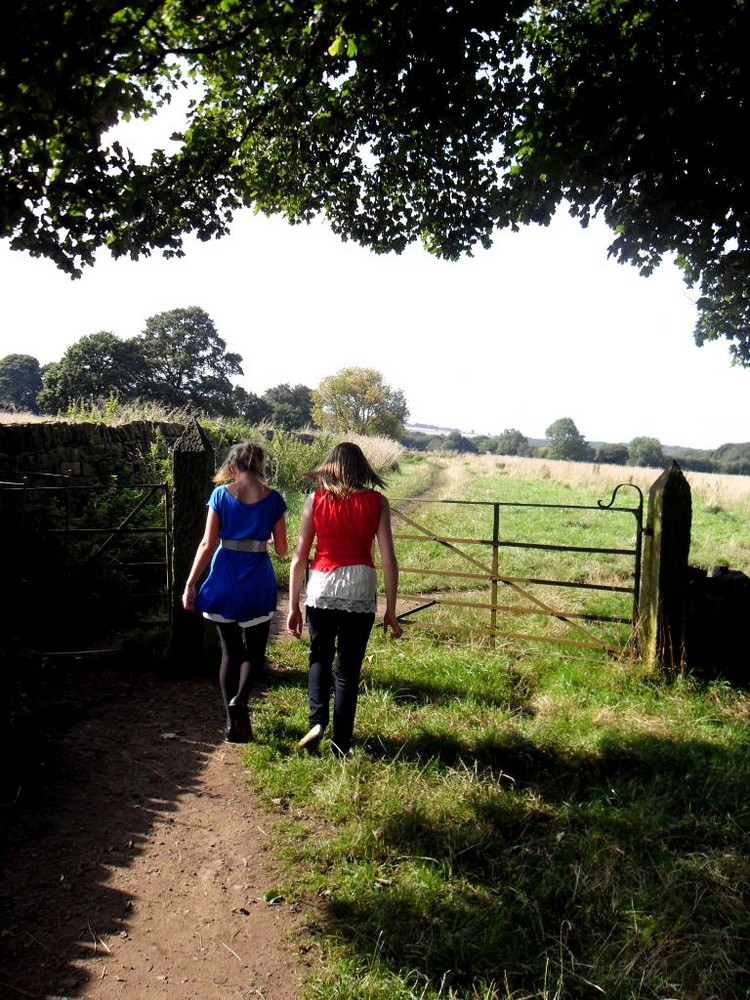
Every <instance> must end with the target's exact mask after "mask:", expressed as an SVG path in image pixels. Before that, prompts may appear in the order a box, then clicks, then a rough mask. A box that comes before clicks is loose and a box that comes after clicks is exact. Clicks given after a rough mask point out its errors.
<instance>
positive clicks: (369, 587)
mask: <svg viewBox="0 0 750 1000" xmlns="http://www.w3.org/2000/svg"><path fill="white" fill-rule="evenodd" d="M377 594H378V577H377V573H376V572H375V570H374V569H373V568H372V566H339V567H338V568H337V569H333V570H331V571H330V573H322V572H321V571H320V570H317V569H313V570H310V575H309V578H308V581H307V596H306V598H305V604H307V605H308V606H309V607H311V608H330V609H333V610H335V611H357V612H361V613H365V614H374V613H375V612H376V611H377V604H378V597H377Z"/></svg>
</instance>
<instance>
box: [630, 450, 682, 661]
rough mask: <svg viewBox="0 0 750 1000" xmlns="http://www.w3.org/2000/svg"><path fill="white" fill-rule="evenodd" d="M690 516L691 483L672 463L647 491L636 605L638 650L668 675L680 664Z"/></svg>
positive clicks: (677, 466)
mask: <svg viewBox="0 0 750 1000" xmlns="http://www.w3.org/2000/svg"><path fill="white" fill-rule="evenodd" d="M691 520H692V500H691V495H690V484H689V483H688V481H687V479H685V477H684V475H683V474H682V470H681V469H680V467H679V465H678V464H677V462H675V461H673V462H672V464H671V466H670V467H669V468H668V469H666V470H665V471H664V472H663V473H662V475H661V476H659V478H658V479H657V480H656V482H655V483H654V484H653V486H652V487H651V489H650V490H649V494H648V520H647V524H646V530H645V532H644V535H645V541H644V547H643V566H642V572H641V592H640V600H639V609H638V617H639V621H638V651H639V652H640V654H641V656H642V657H643V658H644V660H645V661H646V663H648V664H649V665H652V666H659V667H661V668H662V669H663V670H664V671H666V672H667V673H670V674H672V673H675V672H676V671H677V670H679V669H680V668H681V667H682V666H683V664H684V653H685V613H686V608H687V593H688V559H689V556H690V527H691Z"/></svg>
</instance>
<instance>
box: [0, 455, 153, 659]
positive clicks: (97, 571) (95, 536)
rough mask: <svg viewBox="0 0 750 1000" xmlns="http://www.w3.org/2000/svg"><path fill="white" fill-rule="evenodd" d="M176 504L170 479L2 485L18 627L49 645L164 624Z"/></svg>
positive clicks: (38, 478) (44, 478)
mask: <svg viewBox="0 0 750 1000" xmlns="http://www.w3.org/2000/svg"><path fill="white" fill-rule="evenodd" d="M170 510H171V506H170V498H169V487H168V485H167V484H166V483H148V484H132V485H122V484H104V485H93V486H81V485H74V484H73V483H72V482H71V480H70V479H69V478H68V477H66V476H62V475H50V474H38V475H34V476H33V477H31V476H29V477H26V479H24V481H23V482H21V483H7V482H6V483H0V511H1V512H2V518H3V523H4V525H5V526H6V528H8V529H9V535H10V537H9V548H10V552H11V560H10V567H12V568H11V570H10V572H9V574H8V576H7V578H6V580H5V587H6V588H7V589H8V594H7V596H6V607H10V608H11V615H10V621H11V623H12V624H11V628H12V630H13V631H14V632H15V633H16V634H20V635H25V636H26V637H27V638H30V639H32V640H33V642H34V644H35V645H37V646H38V648H43V649H47V648H50V646H52V647H54V646H55V645H56V644H57V643H61V642H62V643H64V642H66V641H68V642H69V641H70V640H71V639H73V637H75V639H76V640H83V641H89V640H92V639H94V638H95V637H96V636H97V635H98V634H101V635H107V634H110V633H111V632H112V630H114V629H127V628H129V627H139V626H143V625H146V624H159V625H161V624H167V623H168V622H169V620H170V617H171V600H170V593H171V587H172V581H171V539H172V528H171V522H170Z"/></svg>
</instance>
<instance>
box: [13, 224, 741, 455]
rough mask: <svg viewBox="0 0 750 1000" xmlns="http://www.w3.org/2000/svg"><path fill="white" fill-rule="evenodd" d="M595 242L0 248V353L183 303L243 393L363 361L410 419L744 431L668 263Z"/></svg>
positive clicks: (732, 435) (253, 229)
mask: <svg viewBox="0 0 750 1000" xmlns="http://www.w3.org/2000/svg"><path fill="white" fill-rule="evenodd" d="M608 242H609V233H608V231H607V230H606V228H605V227H604V226H603V225H594V226H591V227H590V228H589V229H588V230H582V229H581V228H580V227H579V226H578V224H577V223H575V222H574V221H573V220H571V219H569V218H568V217H567V216H566V215H560V216H559V217H558V218H557V219H556V220H555V222H554V223H553V225H552V226H550V227H548V228H546V229H545V228H539V227H532V228H528V229H526V230H524V231H522V232H521V233H517V234H512V233H500V234H498V238H497V240H496V242H495V245H494V247H493V248H492V249H491V250H489V251H480V252H478V253H477V255H476V256H475V257H473V258H467V259H464V260H462V261H460V262H458V263H449V262H444V261H439V260H435V259H433V258H431V257H429V256H428V255H427V254H426V253H425V252H424V251H422V250H421V249H420V248H416V247H413V248H411V249H409V250H408V251H407V252H405V253H404V254H403V255H401V256H400V257H399V256H385V257H379V256H377V255H375V254H373V253H371V252H369V251H367V250H364V249H362V248H361V247H358V246H356V245H354V244H351V243H342V242H341V241H339V240H338V239H337V238H336V237H334V236H333V235H332V234H331V233H330V232H329V231H328V229H327V228H326V226H325V225H324V224H322V223H321V224H316V225H314V226H295V227H292V226H289V225H288V224H287V223H285V222H283V221H282V220H280V219H266V218H265V217H260V216H255V215H254V214H252V213H250V212H246V213H244V214H242V215H240V216H239V217H238V218H237V220H236V224H235V226H234V228H233V231H232V234H231V235H230V236H229V237H227V238H225V239H223V240H219V241H214V242H212V243H199V242H197V241H193V240H190V241H188V243H187V253H186V256H185V257H184V258H182V259H180V260H164V259H163V258H161V257H160V256H153V257H151V258H148V259H144V260H142V261H138V262H133V261H130V260H120V261H113V260H112V259H111V258H109V256H108V255H102V256H101V258H100V259H99V261H98V262H97V264H96V265H95V267H94V268H91V269H89V270H88V271H86V272H85V274H84V276H83V278H81V279H79V280H76V281H72V280H71V279H70V278H68V277H67V276H66V275H64V274H63V273H62V272H60V271H58V270H57V269H56V268H55V267H54V265H53V264H51V263H50V262H48V261H46V260H40V259H34V258H31V257H30V256H27V255H25V254H21V253H19V252H12V251H10V250H9V249H8V247H7V245H5V244H0V280H1V281H2V288H3V312H2V315H3V336H2V339H3V354H5V353H16V352H18V353H25V354H31V355H33V356H34V357H36V358H38V359H39V361H40V363H42V364H45V363H47V362H49V361H56V360H58V359H59V358H60V357H61V356H62V354H63V352H64V351H65V349H66V348H67V347H69V346H70V345H71V344H73V343H74V342H75V341H76V340H78V339H79V338H80V337H82V336H84V335H85V334H90V333H96V332H98V331H100V330H108V331H110V332H112V333H115V334H117V335H118V336H120V337H132V336H135V335H136V334H138V333H140V332H141V331H142V330H143V327H144V323H145V321H146V319H147V318H148V317H149V316H151V315H154V314H155V313H158V312H162V311H164V310H167V309H174V308H182V307H188V306H200V307H201V308H203V309H205V310H206V312H207V313H208V314H209V315H210V316H211V318H212V319H213V321H214V323H215V324H216V327H217V329H218V332H219V335H220V336H221V337H222V338H223V339H224V340H225V341H226V343H227V347H228V349H229V350H231V351H236V352H237V353H239V354H240V355H241V356H242V358H243V369H244V376H243V377H242V378H241V379H240V380H239V381H240V384H242V385H243V386H244V387H245V388H246V389H248V390H249V391H251V392H254V393H257V394H261V393H263V392H264V391H265V390H266V389H268V388H269V387H271V386H274V385H278V384H280V383H282V382H288V383H289V384H291V385H297V384H300V383H301V384H304V385H307V386H310V387H311V388H315V387H316V386H317V385H318V383H319V382H320V380H321V378H323V377H325V376H326V375H330V374H332V373H334V372H336V371H339V370H340V369H341V368H344V367H348V366H352V365H355V366H366V367H372V368H376V369H378V370H379V371H381V372H382V373H383V374H384V376H385V379H386V381H387V382H388V384H389V385H391V386H392V387H393V388H397V389H402V390H403V392H404V394H405V396H406V399H407V402H408V405H409V410H410V414H411V417H410V420H411V422H417V423H427V424H436V425H439V426H445V427H456V428H458V429H459V430H462V431H465V432H469V431H473V432H476V433H490V434H498V433H500V432H502V431H503V430H504V429H506V428H511V427H513V428H517V429H518V430H520V431H521V432H522V433H523V434H525V435H526V436H527V437H544V435H545V431H546V428H547V427H548V426H549V425H550V424H551V423H552V422H553V421H554V420H556V419H558V418H559V417H571V418H572V419H573V420H574V421H575V423H576V426H577V427H578V429H579V431H580V432H581V433H582V434H583V435H584V437H585V438H586V439H587V440H589V441H611V442H617V441H622V442H628V441H630V440H632V439H633V438H634V437H638V436H648V437H655V438H658V439H659V440H660V441H661V443H662V444H664V445H677V444H681V445H686V446H689V447H696V448H715V447H718V445H720V444H723V443H726V442H729V441H750V417H749V414H748V408H747V398H748V387H749V385H750V371H747V370H744V369H740V368H737V367H733V366H732V365H731V363H730V355H729V351H728V348H727V347H726V346H725V344H723V343H717V344H710V345H707V346H705V347H702V348H698V347H696V345H695V343H694V341H693V338H692V330H693V326H694V323H695V316H696V313H695V306H694V304H693V301H692V300H691V297H690V295H689V294H688V290H687V289H686V287H685V286H684V284H683V283H682V280H681V278H680V276H679V272H678V271H677V269H676V268H675V267H674V266H673V265H671V264H665V265H663V266H662V267H661V268H659V270H658V271H657V272H656V274H655V275H654V276H652V277H650V278H642V277H640V276H639V274H638V273H637V271H636V270H635V269H634V268H631V267H626V266H623V265H619V264H616V263H614V262H613V261H611V260H607V257H606V247H607V245H608Z"/></svg>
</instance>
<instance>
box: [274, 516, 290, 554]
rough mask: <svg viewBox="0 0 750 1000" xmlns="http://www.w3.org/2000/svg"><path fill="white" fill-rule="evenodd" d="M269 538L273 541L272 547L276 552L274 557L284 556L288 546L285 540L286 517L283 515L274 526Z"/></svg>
mask: <svg viewBox="0 0 750 1000" xmlns="http://www.w3.org/2000/svg"><path fill="white" fill-rule="evenodd" d="M271 538H272V539H273V547H274V549H275V550H276V555H277V556H285V555H286V554H287V551H288V550H289V544H288V542H287V539H286V517H285V515H284V514H282V515H281V517H280V518H279V519H278V521H277V522H276V524H274V526H273V531H272V532H271Z"/></svg>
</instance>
